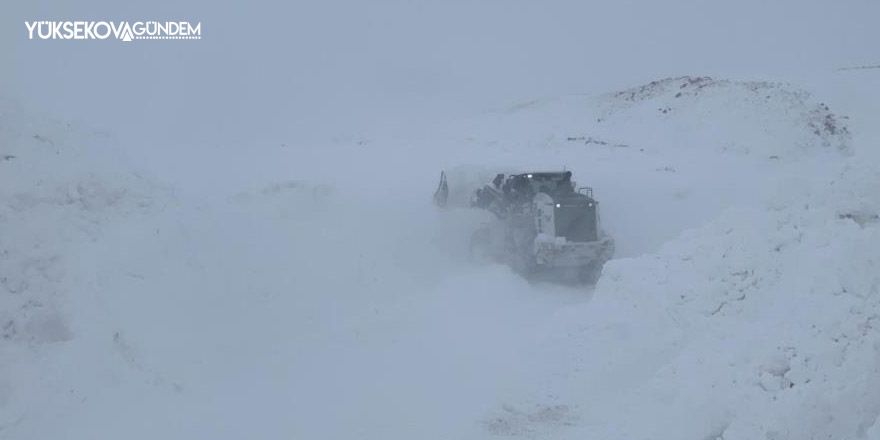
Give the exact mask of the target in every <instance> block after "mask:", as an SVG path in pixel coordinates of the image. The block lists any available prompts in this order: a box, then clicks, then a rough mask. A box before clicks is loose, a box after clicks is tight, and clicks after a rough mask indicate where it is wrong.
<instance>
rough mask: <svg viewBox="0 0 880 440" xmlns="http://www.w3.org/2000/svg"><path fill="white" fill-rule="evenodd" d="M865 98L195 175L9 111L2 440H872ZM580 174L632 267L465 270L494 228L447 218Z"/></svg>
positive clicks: (659, 110)
mask: <svg viewBox="0 0 880 440" xmlns="http://www.w3.org/2000/svg"><path fill="white" fill-rule="evenodd" d="M841 74H842V73H841ZM854 79H858V84H860V86H861V87H862V90H863V91H864V93H865V95H866V96H861V97H860V99H851V98H852V95H850V94H849V91H851V90H852V89H851V88H847V87H854V86H853V85H852V83H853V82H854ZM843 81H846V82H847V83H848V84H849V85H848V86H847V87H840V88H838V89H832V90H829V87H827V85H828V84H833V83H834V81H827V80H824V79H823V81H821V82H820V84H822V86H815V91H812V92H811V90H813V87H814V86H811V85H809V84H808V85H807V86H797V85H791V84H779V83H774V82H763V81H735V80H724V79H720V80H719V79H707V78H700V77H693V78H691V77H682V78H670V79H665V80H658V81H656V82H652V83H649V84H645V85H643V86H637V87H634V88H631V89H626V90H622V91H620V92H611V93H607V94H601V95H597V96H593V95H589V96H587V95H584V96H565V97H559V98H550V99H538V100H534V101H528V102H525V103H522V104H517V105H513V106H510V107H509V108H505V109H502V110H500V111H498V112H496V113H493V114H489V115H483V116H480V117H477V118H473V119H471V120H467V121H462V122H456V123H454V124H449V125H444V126H440V125H439V124H438V126H437V127H435V130H434V131H432V132H430V133H424V132H422V133H409V134H405V135H401V136H399V137H388V138H385V139H365V140H363V141H359V142H336V143H326V144H299V143H292V144H290V145H286V144H285V145H277V144H271V145H268V144H256V145H250V146H248V148H247V149H237V150H231V149H230V150H226V149H223V148H204V149H198V148H196V147H193V146H188V148H185V149H184V148H182V149H181V150H180V151H179V152H178V154H176V155H175V156H174V157H167V156H160V155H156V154H152V153H153V152H152V150H151V149H150V148H149V145H144V144H141V143H139V141H137V140H133V139H127V140H123V139H116V138H114V137H113V136H112V135H110V134H107V133H103V132H99V131H94V130H91V129H88V128H84V127H81V126H79V125H78V124H69V123H67V122H58V121H53V120H51V119H48V118H45V117H42V116H38V115H36V114H34V113H31V112H30V111H28V110H23V109H21V108H19V107H18V106H17V105H16V104H14V103H12V102H8V101H4V102H3V107H2V111H0V113H2V116H0V135H2V138H0V139H2V143H0V155H3V156H2V157H4V158H5V159H4V160H3V161H0V225H2V230H3V231H4V233H3V234H2V236H0V281H2V283H0V285H2V296H0V301H2V303H0V304H2V313H3V316H2V322H0V325H2V332H3V333H2V334H3V336H4V339H3V340H2V342H0V352H2V355H0V358H2V359H3V362H2V367H0V368H2V370H0V371H2V374H0V405H2V408H3V411H2V412H0V426H2V428H0V437H3V438H12V439H44V438H89V439H94V438H144V439H147V438H150V439H152V438H229V439H233V438H242V437H247V438H276V437H288V438H339V439H351V438H388V439H392V438H401V439H403V438H494V437H515V438H518V437H525V438H618V439H624V438H632V439H654V438H697V439H707V438H712V439H714V438H724V439H727V440H733V439H755V438H767V439H789V438H790V439H803V438H853V439H855V438H880V432H877V431H880V427H878V428H872V427H873V426H874V425H875V421H876V420H877V417H878V414H880V403H878V402H880V399H878V398H877V396H878V395H880V382H878V381H877V379H876V378H877V377H880V376H878V374H877V373H878V368H880V333H878V330H877V329H875V328H874V327H873V325H874V324H875V323H876V322H877V318H878V316H880V314H878V313H880V310H878V307H880V301H878V299H880V296H878V295H880V292H878V290H880V267H878V265H880V261H878V251H877V249H880V229H878V228H880V226H878V225H880V223H878V221H877V214H878V213H880V199H878V194H880V166H878V158H880V154H878V153H877V150H876V145H877V142H880V137H878V133H877V132H876V129H875V128H874V127H871V123H872V118H873V115H875V114H876V112H875V110H876V109H874V108H871V107H870V105H871V104H870V103H871V102H872V101H871V98H870V95H871V92H870V90H876V88H874V89H872V88H871V85H876V84H875V83H876V81H875V80H873V79H871V78H870V77H869V76H867V75H862V76H859V77H853V76H848V77H846V79H845V80H843ZM810 84H813V83H810ZM819 93H825V95H823V96H821V97H820V96H819ZM866 103H868V104H866ZM839 108H844V109H845V110H846V111H847V112H849V111H851V112H855V113H844V112H842V111H841V110H839ZM847 115H848V116H849V118H846V116H847ZM161 151H163V152H164V151H168V149H167V148H165V149H163V150H161ZM10 156H11V157H10ZM343 157H344V158H345V161H341V160H340V158H343ZM562 167H566V168H568V169H571V170H573V171H574V172H575V176H576V178H577V180H578V181H579V183H581V184H586V185H590V186H592V187H594V189H595V191H596V194H597V197H598V198H599V200H600V201H601V204H602V215H603V221H604V223H605V227H606V229H607V230H608V231H609V232H610V233H611V234H613V235H614V236H615V238H616V239H617V243H618V250H619V255H618V258H617V259H615V260H613V261H611V262H610V263H609V264H608V265H607V266H606V269H605V271H604V273H603V276H602V279H601V280H600V282H599V284H598V285H597V286H596V288H595V290H591V289H587V288H573V287H564V286H556V285H552V284H544V283H535V284H530V283H529V282H527V281H525V280H523V279H521V278H519V277H518V276H516V275H515V274H514V273H513V272H512V271H511V270H509V269H508V268H506V267H503V266H496V265H490V266H476V265H472V264H470V263H468V262H467V261H466V258H464V256H465V252H464V249H466V246H467V239H468V237H469V232H470V231H471V230H472V229H473V228H474V227H475V225H477V224H479V222H480V221H481V218H482V217H481V216H482V215H483V214H481V213H475V212H471V211H469V210H450V211H439V210H437V209H436V208H434V207H433V206H432V205H431V204H430V196H431V193H432V191H433V189H434V185H435V184H436V179H437V177H438V175H439V171H440V169H441V168H444V169H448V170H464V171H465V172H466V171H468V170H486V169H498V168H511V169H558V168H562ZM193 169H198V173H196V174H197V178H193V176H192V174H193V171H192V170H193ZM454 174H455V173H450V178H453V176H454Z"/></svg>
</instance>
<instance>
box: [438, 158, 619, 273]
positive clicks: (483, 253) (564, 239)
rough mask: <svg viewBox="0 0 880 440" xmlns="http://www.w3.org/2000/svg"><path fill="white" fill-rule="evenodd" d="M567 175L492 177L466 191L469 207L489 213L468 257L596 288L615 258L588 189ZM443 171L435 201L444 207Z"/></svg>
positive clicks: (445, 184) (446, 199) (447, 193)
mask: <svg viewBox="0 0 880 440" xmlns="http://www.w3.org/2000/svg"><path fill="white" fill-rule="evenodd" d="M571 176H572V173H571V171H557V172H531V173H521V174H510V175H505V174H497V175H496V176H495V178H494V179H492V182H491V183H489V184H487V185H485V186H483V187H482V188H477V189H476V190H473V191H472V193H471V197H470V200H469V202H468V205H469V206H470V207H473V208H479V209H484V210H487V211H490V212H492V213H493V214H494V216H493V217H494V219H493V220H492V221H490V222H487V223H486V224H484V225H483V226H482V227H481V228H480V229H478V230H477V231H475V232H474V234H473V236H472V237H471V246H470V247H471V256H472V258H474V259H477V260H486V261H494V262H499V263H504V264H508V265H510V266H511V267H512V268H513V269H514V270H516V271H517V272H519V273H521V274H523V275H524V276H527V277H530V278H534V277H537V278H544V277H549V278H550V279H552V280H555V281H564V282H569V281H577V282H582V283H587V284H595V282H596V281H597V280H598V278H599V275H600V274H601V272H602V266H604V264H605V262H606V261H608V260H609V259H610V258H611V257H612V255H613V254H614V240H613V239H612V238H611V237H609V236H607V235H606V234H605V233H604V232H603V231H602V229H601V227H600V222H599V203H598V201H596V200H595V199H594V198H593V190H592V188H588V187H583V188H577V185H576V183H575V182H573V181H572V180H571ZM449 196H450V189H449V183H448V182H447V178H446V173H445V172H441V174H440V183H439V185H438V187H437V190H436V191H435V193H434V203H435V204H436V205H438V206H441V207H445V206H447V205H448V204H449Z"/></svg>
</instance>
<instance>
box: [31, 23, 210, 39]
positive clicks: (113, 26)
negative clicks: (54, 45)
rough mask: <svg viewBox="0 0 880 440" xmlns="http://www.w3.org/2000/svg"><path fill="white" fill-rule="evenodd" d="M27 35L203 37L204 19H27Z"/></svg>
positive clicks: (127, 37) (100, 37) (156, 37)
mask: <svg viewBox="0 0 880 440" xmlns="http://www.w3.org/2000/svg"><path fill="white" fill-rule="evenodd" d="M24 25H25V27H27V30H28V39H31V40H33V39H34V38H35V37H37V38H40V39H43V40H50V39H51V40H95V39H98V40H104V39H107V38H109V37H110V36H113V37H115V38H116V39H118V40H122V41H131V40H147V39H152V40H155V39H159V40H167V39H201V35H202V29H201V28H202V23H201V22H198V23H196V25H195V26H193V25H192V24H191V23H189V22H186V21H180V22H178V21H166V22H158V21H136V22H134V23H129V22H127V21H120V22H119V23H113V22H112V21H110V22H108V21H97V22H95V21H34V22H29V21H26V22H24Z"/></svg>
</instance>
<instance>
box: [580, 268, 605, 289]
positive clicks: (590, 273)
mask: <svg viewBox="0 0 880 440" xmlns="http://www.w3.org/2000/svg"><path fill="white" fill-rule="evenodd" d="M601 275H602V264H601V263H591V264H589V265H587V266H584V267H582V268H581V270H580V272H578V280H579V281H580V282H581V283H583V284H588V285H590V286H594V285H596V283H598V282H599V277H600V276H601Z"/></svg>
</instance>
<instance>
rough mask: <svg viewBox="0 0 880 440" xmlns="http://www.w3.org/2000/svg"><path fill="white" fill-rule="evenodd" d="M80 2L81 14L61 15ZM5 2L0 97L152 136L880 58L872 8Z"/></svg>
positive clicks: (472, 107)
mask: <svg viewBox="0 0 880 440" xmlns="http://www.w3.org/2000/svg"><path fill="white" fill-rule="evenodd" d="M73 3H76V4H73ZM121 3H122V2H117V1H111V0H88V1H80V2H67V1H59V0H54V1H33V0H5V1H3V2H2V5H0V20H2V26H0V52H2V53H4V54H7V55H10V56H5V57H4V58H5V60H6V61H4V64H5V65H4V67H5V68H4V69H2V70H0V93H3V94H4V95H7V96H12V97H14V98H17V99H19V100H21V101H23V102H26V103H27V104H28V105H29V106H30V107H31V108H33V109H35V110H38V111H42V112H45V113H50V114H55V115H59V116H61V117H65V118H74V119H79V120H83V121H87V122H88V123H89V124H91V125H93V126H98V127H104V128H109V129H114V130H116V131H118V132H120V133H124V134H128V135H133V136H141V137H150V138H152V139H156V140H163V139H178V140H184V141H187V142H227V143H239V142H247V141H249V140H252V139H260V140H267V141H272V140H275V139H278V140H288V141H292V140H295V139H321V138H326V137H331V136H337V135H341V136H359V135H365V134H366V135H375V134H377V133H383V132H387V131H391V130H395V129H397V128H399V127H401V126H413V127H428V126H430V124H431V123H432V122H433V121H435V120H437V119H438V118H443V119H445V118H452V117H458V116H467V115H470V114H473V113H477V112H481V111H485V110H486V109H491V108H493V107H498V106H500V105H503V104H505V103H509V102H516V101H519V100H526V99H531V98H534V97H538V96H547V95H559V94H567V93H588V92H595V91H607V90H613V89H615V88H620V87H626V86H630V85H635V84H638V83H641V82H645V81H650V80H652V79H656V78H659V77H664V76H671V75H683V74H690V75H723V76H732V77H738V78H750V79H752V78H754V79H763V78H770V79H775V78H785V76H786V75H790V74H799V73H802V72H809V71H816V70H830V69H833V68H836V67H841V66H850V65H861V64H872V63H873V64H877V63H880V54H878V52H880V51H878V49H877V42H878V41H880V26H877V24H876V23H877V18H878V17H880V2H876V1H875V0H850V1H835V2H832V1H828V2H820V1H809V0H808V1H792V0H784V1H776V2H766V1H756V0H745V1H705V0H703V1H683V0H673V1H619V0H617V1H606V2H598V1H570V0H561V1H551V0H547V1H536V0H530V1H526V0H485V1H474V0H445V1H423V0H375V1H357V0H322V1H289V2H270V1H266V0H252V1H246V2H245V1H236V2H216V1H206V0H183V1H171V0H162V1H149V2H138V4H134V5H122V4H121ZM26 20H29V21H32V20H95V21H99V20H113V21H117V20H128V21H138V20H140V21H146V20H158V21H165V20H170V21H191V22H201V31H202V35H203V38H202V39H201V40H198V41H135V42H131V43H124V42H120V41H115V40H112V41H111V40H106V41H73V40H71V41H43V40H33V41H30V40H28V39H27V35H28V32H27V29H26V27H25V25H24V21H26Z"/></svg>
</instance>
